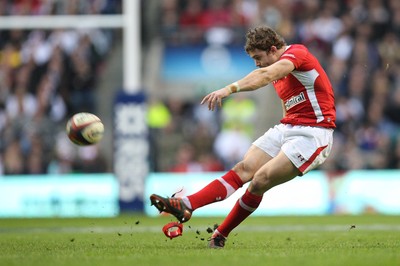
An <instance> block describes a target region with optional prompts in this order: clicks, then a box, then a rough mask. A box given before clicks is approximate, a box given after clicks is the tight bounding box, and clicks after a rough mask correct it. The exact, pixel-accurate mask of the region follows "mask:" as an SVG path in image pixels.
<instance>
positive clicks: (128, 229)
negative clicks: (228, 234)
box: [0, 224, 400, 234]
mask: <svg viewBox="0 0 400 266" xmlns="http://www.w3.org/2000/svg"><path fill="white" fill-rule="evenodd" d="M162 227H163V225H162V224H160V226H145V225H140V224H139V225H132V226H90V227H47V228H44V227H38V228H0V234H7V233H49V232H51V233H142V232H161V229H162ZM208 227H209V226H206V225H204V226H191V228H188V226H185V229H184V230H185V231H186V232H188V231H189V232H190V231H192V232H195V231H196V230H200V231H203V230H204V231H206V229H207V228H208ZM350 229H351V230H357V231H400V224H399V225H388V224H368V225H355V227H353V226H352V225H337V224H331V225H276V226H275V225H257V226H251V225H243V226H239V227H237V228H236V229H235V231H236V232H241V231H246V232H302V231H308V232H340V231H343V232H344V231H349V230H350Z"/></svg>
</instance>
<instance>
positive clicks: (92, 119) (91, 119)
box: [66, 112, 104, 146]
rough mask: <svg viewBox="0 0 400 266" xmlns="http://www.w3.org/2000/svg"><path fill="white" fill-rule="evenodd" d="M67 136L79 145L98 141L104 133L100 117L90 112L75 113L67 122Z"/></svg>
mask: <svg viewBox="0 0 400 266" xmlns="http://www.w3.org/2000/svg"><path fill="white" fill-rule="evenodd" d="M66 131H67V135H68V138H69V139H70V140H71V141H72V142H73V143H75V144H76V145H79V146H87V145H92V144H96V143H98V142H99V141H100V140H101V139H102V138H103V134H104V125H103V123H102V122H101V120H100V118H98V117H97V116H96V115H94V114H91V113H86V112H82V113H77V114H75V115H73V116H72V117H71V118H70V119H69V120H68V122H67V127H66Z"/></svg>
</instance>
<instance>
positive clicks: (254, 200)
mask: <svg viewBox="0 0 400 266" xmlns="http://www.w3.org/2000/svg"><path fill="white" fill-rule="evenodd" d="M262 198H263V196H258V195H254V194H251V193H250V192H249V190H246V192H245V193H244V195H243V196H242V197H241V198H240V199H238V201H237V202H236V204H235V206H233V209H232V210H231V212H230V213H229V214H228V216H227V217H226V218H225V220H224V221H223V222H222V224H221V225H220V226H218V231H219V232H220V233H221V234H222V235H223V236H224V237H225V238H226V237H228V235H229V233H230V232H231V231H232V230H233V229H234V228H235V227H236V226H238V225H239V224H240V223H241V222H242V221H243V220H244V219H246V218H247V217H248V216H249V215H250V214H251V213H252V212H254V211H255V210H256V209H257V207H258V206H259V205H260V203H261V200H262Z"/></svg>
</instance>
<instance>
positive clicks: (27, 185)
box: [0, 174, 119, 218]
mask: <svg viewBox="0 0 400 266" xmlns="http://www.w3.org/2000/svg"><path fill="white" fill-rule="evenodd" d="M118 189H119V188H118V182H117V180H116V178H115V177H114V175H112V174H92V175H88V174H74V175H40V176H32V175H25V176H7V177H5V178H0V217H21V218H22V217H112V216H116V215H118V214H119V205H118Z"/></svg>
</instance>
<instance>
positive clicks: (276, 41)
mask: <svg viewBox="0 0 400 266" xmlns="http://www.w3.org/2000/svg"><path fill="white" fill-rule="evenodd" d="M284 45H286V42H285V40H284V39H283V38H282V37H281V36H280V35H279V34H278V33H276V32H275V31H274V30H273V29H271V28H270V27H267V26H258V27H255V28H252V29H249V30H248V31H247V33H246V45H245V47H244V49H245V50H246V52H247V53H249V52H250V51H254V50H255V49H259V50H263V51H267V52H268V51H269V50H270V49H271V46H275V47H276V48H277V49H280V48H282V47H283V46H284Z"/></svg>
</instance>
